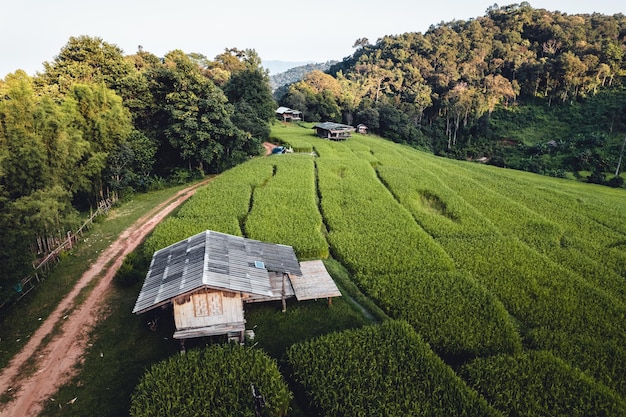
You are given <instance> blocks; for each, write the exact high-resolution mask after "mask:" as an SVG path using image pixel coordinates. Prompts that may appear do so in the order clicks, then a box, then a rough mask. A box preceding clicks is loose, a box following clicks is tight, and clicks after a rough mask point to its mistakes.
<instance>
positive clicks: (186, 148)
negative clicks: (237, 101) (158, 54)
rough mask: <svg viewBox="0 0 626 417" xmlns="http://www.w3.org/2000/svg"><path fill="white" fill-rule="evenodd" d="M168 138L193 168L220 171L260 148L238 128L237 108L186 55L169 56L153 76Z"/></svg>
mask: <svg viewBox="0 0 626 417" xmlns="http://www.w3.org/2000/svg"><path fill="white" fill-rule="evenodd" d="M151 78H152V87H151V88H152V91H153V94H154V96H155V100H156V102H157V103H162V104H160V105H161V106H162V107H161V110H160V112H159V114H160V115H162V117H163V119H161V120H159V121H158V122H159V123H161V124H162V126H163V131H164V136H165V138H166V139H167V141H168V142H169V144H170V145H171V147H172V149H173V150H175V151H176V152H178V157H179V159H180V160H181V161H184V162H185V163H186V164H187V166H188V168H190V169H191V168H192V167H193V168H195V169H198V170H199V171H200V172H216V171H219V170H221V169H224V167H227V166H230V164H232V163H235V161H236V162H239V161H241V160H243V158H245V156H244V155H248V154H251V153H254V152H255V151H256V150H257V148H256V146H255V142H254V141H253V140H252V139H251V137H250V135H249V134H246V133H245V132H243V131H241V130H240V129H238V128H237V127H235V125H234V124H233V122H232V120H231V118H232V116H233V112H234V109H233V106H232V105H231V104H229V103H228V99H227V97H226V96H225V95H224V93H223V92H222V90H221V89H219V88H218V87H217V86H216V85H215V84H214V83H213V82H212V81H211V80H210V79H208V78H207V77H205V76H204V75H203V74H202V72H201V71H200V69H199V68H198V66H197V65H195V64H194V63H193V62H192V61H191V60H190V59H189V58H188V57H187V56H186V55H185V54H184V53H183V52H182V51H172V52H170V53H168V54H167V55H166V57H165V65H164V67H163V68H158V69H156V70H155V71H154V72H153V73H152V74H151Z"/></svg>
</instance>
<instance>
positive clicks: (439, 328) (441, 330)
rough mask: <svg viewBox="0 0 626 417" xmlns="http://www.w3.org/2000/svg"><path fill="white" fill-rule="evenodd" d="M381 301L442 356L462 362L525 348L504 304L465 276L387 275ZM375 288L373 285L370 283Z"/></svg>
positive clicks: (467, 275) (459, 274) (380, 296)
mask: <svg viewBox="0 0 626 417" xmlns="http://www.w3.org/2000/svg"><path fill="white" fill-rule="evenodd" d="M380 278H384V279H385V281H386V285H384V287H383V288H381V291H380V292H379V298H378V299H377V301H378V302H379V304H380V305H381V307H383V308H384V309H385V310H386V311H387V312H388V314H389V315H390V316H392V317H395V318H400V319H403V320H406V321H407V322H409V323H410V324H411V325H412V326H413V327H414V328H415V330H416V331H417V332H418V333H419V334H420V335H421V336H422V337H423V338H424V340H426V341H427V342H428V343H429V344H430V345H431V346H432V348H433V349H434V350H435V351H436V352H438V353H439V354H441V355H443V356H445V357H447V358H456V359H455V360H462V359H466V358H468V357H475V356H487V355H493V354H498V353H515V352H519V351H521V349H522V339H521V337H520V334H519V332H518V330H517V327H516V325H515V324H514V322H513V320H512V319H511V317H510V316H509V314H508V312H507V310H506V309H505V307H504V305H503V304H502V302H501V301H500V300H499V299H498V298H497V297H495V296H494V295H493V294H491V293H490V292H489V291H487V290H486V289H485V288H484V287H483V286H482V285H480V284H479V283H477V282H476V281H475V280H474V279H473V278H472V277H471V276H470V275H469V274H467V273H461V272H448V271H444V272H435V273H416V274H414V275H409V276H405V277H396V276H389V275H386V276H384V277H369V280H368V281H375V280H376V279H378V280H380ZM370 285H374V284H370Z"/></svg>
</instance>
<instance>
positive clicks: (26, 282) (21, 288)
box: [0, 199, 114, 308]
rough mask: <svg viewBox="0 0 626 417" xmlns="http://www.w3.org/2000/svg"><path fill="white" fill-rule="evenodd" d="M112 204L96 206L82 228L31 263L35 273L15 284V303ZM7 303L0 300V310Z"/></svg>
mask: <svg viewBox="0 0 626 417" xmlns="http://www.w3.org/2000/svg"><path fill="white" fill-rule="evenodd" d="M113 203H114V201H112V200H111V199H106V200H102V201H101V202H100V203H99V204H98V209H97V210H96V211H95V212H93V213H91V214H90V216H89V218H88V219H87V220H86V221H85V222H84V223H83V224H82V226H80V227H79V228H78V230H76V232H72V231H68V232H67V237H66V239H65V240H63V241H62V242H60V243H58V244H57V246H56V247H55V248H54V249H53V250H51V251H48V253H47V254H46V255H45V256H44V257H43V258H40V259H37V260H36V261H35V262H33V268H34V269H35V273H34V274H33V275H29V276H27V277H25V278H22V279H21V280H20V282H19V283H18V284H16V292H17V293H18V294H19V296H18V297H17V299H15V302H17V301H19V300H20V299H22V298H23V297H24V296H25V295H26V294H28V293H29V292H31V291H32V290H33V289H35V287H36V286H37V284H38V283H40V282H41V280H42V278H40V272H41V271H42V269H43V268H49V267H50V265H49V264H50V262H52V261H57V262H58V260H59V256H60V255H61V253H63V252H65V251H68V250H71V249H72V248H73V247H74V245H75V244H76V242H77V241H78V240H79V239H80V237H82V236H83V233H84V231H85V229H86V228H87V227H88V226H89V225H91V224H92V223H93V219H94V218H96V217H97V216H100V215H103V214H107V213H108V212H109V210H110V209H111V206H112V205H113ZM40 246H41V245H40ZM8 301H10V300H6V301H4V302H3V300H0V308H2V307H3V306H4V305H5V304H6V303H7V302H8Z"/></svg>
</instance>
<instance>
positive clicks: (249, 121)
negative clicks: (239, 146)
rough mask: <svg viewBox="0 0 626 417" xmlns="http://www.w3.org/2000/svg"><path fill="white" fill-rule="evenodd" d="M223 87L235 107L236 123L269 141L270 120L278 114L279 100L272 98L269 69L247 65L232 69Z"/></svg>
mask: <svg viewBox="0 0 626 417" xmlns="http://www.w3.org/2000/svg"><path fill="white" fill-rule="evenodd" d="M223 90H224V93H225V94H226V96H227V97H228V100H229V102H230V103H232V104H234V106H235V110H236V111H235V114H234V117H233V121H234V123H235V125H236V126H237V127H238V128H240V129H242V130H244V131H247V132H249V133H250V134H251V135H252V137H254V138H256V139H259V140H260V141H266V140H268V139H269V132H270V125H269V123H270V121H271V120H273V119H274V117H275V116H274V111H275V110H276V102H275V101H274V98H273V97H272V91H271V88H270V85H269V77H268V75H267V71H265V70H264V69H263V68H261V67H251V66H247V67H246V68H245V69H243V70H241V71H237V72H233V73H232V75H231V77H230V79H229V80H228V82H227V83H226V84H225V85H224V87H223Z"/></svg>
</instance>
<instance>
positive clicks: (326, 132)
mask: <svg viewBox="0 0 626 417" xmlns="http://www.w3.org/2000/svg"><path fill="white" fill-rule="evenodd" d="M313 129H315V131H316V133H317V136H319V137H320V138H324V139H330V140H345V139H348V138H349V137H351V136H352V132H354V127H352V126H349V125H343V124H341V123H334V122H323V123H317V124H316V125H315V126H313Z"/></svg>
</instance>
